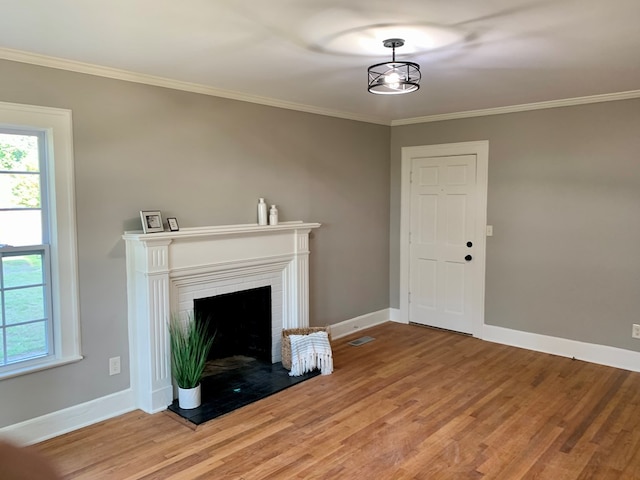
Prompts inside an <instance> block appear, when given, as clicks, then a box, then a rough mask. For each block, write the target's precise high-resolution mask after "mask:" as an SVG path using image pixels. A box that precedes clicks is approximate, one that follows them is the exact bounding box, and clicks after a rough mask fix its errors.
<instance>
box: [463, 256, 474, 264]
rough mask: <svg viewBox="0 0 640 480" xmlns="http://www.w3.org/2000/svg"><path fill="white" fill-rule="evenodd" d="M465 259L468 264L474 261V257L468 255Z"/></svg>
mask: <svg viewBox="0 0 640 480" xmlns="http://www.w3.org/2000/svg"><path fill="white" fill-rule="evenodd" d="M464 259H465V260H466V261H467V262H470V261H471V260H473V257H472V256H471V255H467V256H466V257H464Z"/></svg>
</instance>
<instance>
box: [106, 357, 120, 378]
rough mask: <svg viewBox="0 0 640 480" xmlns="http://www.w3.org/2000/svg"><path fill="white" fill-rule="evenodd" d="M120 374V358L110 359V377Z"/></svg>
mask: <svg viewBox="0 0 640 480" xmlns="http://www.w3.org/2000/svg"><path fill="white" fill-rule="evenodd" d="M119 373H120V357H112V358H110V359H109V375H118V374H119Z"/></svg>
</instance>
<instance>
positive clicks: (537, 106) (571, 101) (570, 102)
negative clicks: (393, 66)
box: [391, 90, 640, 127]
mask: <svg viewBox="0 0 640 480" xmlns="http://www.w3.org/2000/svg"><path fill="white" fill-rule="evenodd" d="M633 98H640V90H630V91H628V92H618V93H605V94H602V95H590V96H587V97H575V98H565V99H561V100H550V101H547V102H537V103H524V104H521V105H510V106H507V107H497V108H485V109H482V110H469V111H466V112H454V113H443V114H441V115H427V116H425V117H415V118H406V119H401V120H392V121H391V126H392V127H397V126H400V125H412V124H416V123H428V122H442V121H444V120H458V119H461V118H471V117H486V116H489V115H502V114H505V113H516V112H527V111H530V110H544V109H547V108H560V107H573V106H576V105H586V104H589V103H601V102H615V101H617V100H629V99H633Z"/></svg>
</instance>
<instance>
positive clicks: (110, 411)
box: [0, 389, 136, 445]
mask: <svg viewBox="0 0 640 480" xmlns="http://www.w3.org/2000/svg"><path fill="white" fill-rule="evenodd" d="M135 408H136V407H135V399H134V395H133V390H131V389H127V390H123V391H122V392H118V393H114V394H111V395H107V396H106V397H100V398H97V399H95V400H91V401H89V402H85V403H81V404H79V405H74V406H73V407H69V408H65V409H63V410H59V411H57V412H52V413H49V414H47V415H42V416H41V417H37V418H32V419H30V420H26V421H24V422H21V423H16V424H14V425H10V426H8V427H4V428H0V436H1V437H3V438H7V439H9V440H11V441H13V442H15V443H17V444H19V445H31V444H33V443H37V442H42V441H43V440H47V439H49V438H53V437H57V436H58V435H62V434H64V433H68V432H71V431H73V430H77V429H79V428H82V427H86V426H88V425H92V424H94V423H98V422H101V421H103V420H107V419H108V418H112V417H117V416H118V415H122V414H123V413H127V412H130V411H132V410H135Z"/></svg>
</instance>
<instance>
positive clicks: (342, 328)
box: [331, 308, 392, 339]
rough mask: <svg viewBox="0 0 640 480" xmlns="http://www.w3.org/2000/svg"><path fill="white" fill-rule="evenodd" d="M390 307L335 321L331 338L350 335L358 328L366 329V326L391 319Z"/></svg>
mask: <svg viewBox="0 0 640 480" xmlns="http://www.w3.org/2000/svg"><path fill="white" fill-rule="evenodd" d="M390 310H392V309H390V308H385V309H383V310H378V311H377V312H373V313H367V314H365V315H360V316H359V317H355V318H351V319H349V320H345V321H344V322H340V323H335V324H333V325H331V338H333V339H336V338H340V337H344V336H346V335H350V334H352V333H355V332H357V331H358V330H364V329H366V328H370V327H373V326H375V325H380V324H381V323H384V322H388V321H389V320H391V319H392V318H391V316H392V314H391V312H390Z"/></svg>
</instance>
